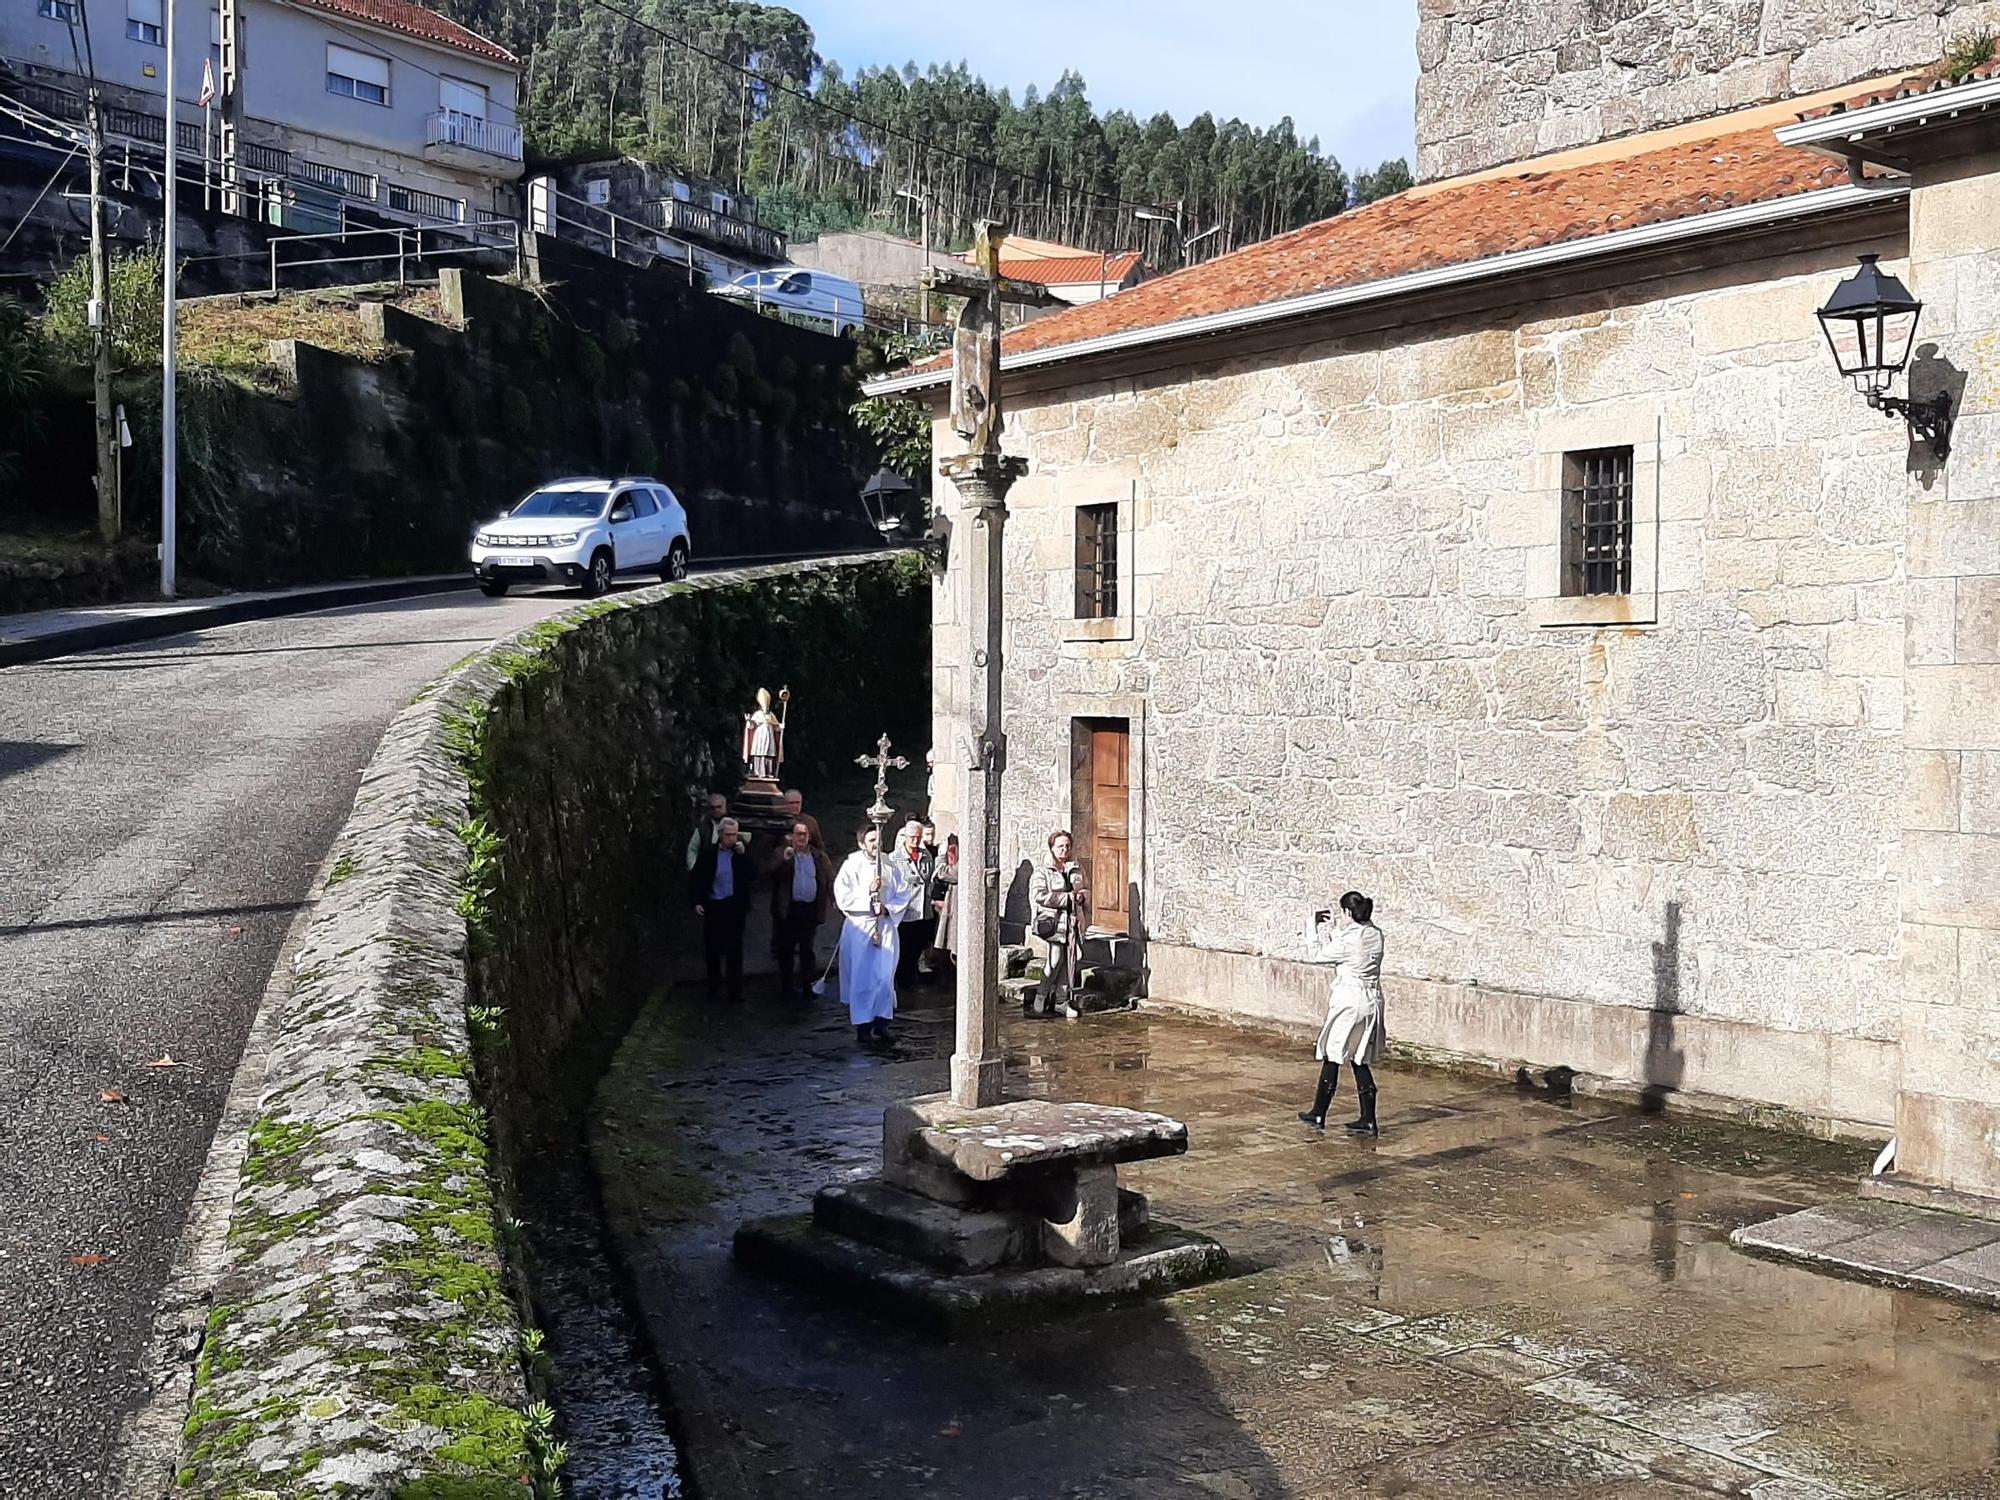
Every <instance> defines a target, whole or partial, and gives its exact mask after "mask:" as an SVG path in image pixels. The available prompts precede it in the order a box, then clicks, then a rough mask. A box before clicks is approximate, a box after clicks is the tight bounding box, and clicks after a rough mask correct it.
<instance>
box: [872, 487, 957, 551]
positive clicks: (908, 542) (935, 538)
mask: <svg viewBox="0 0 2000 1500" xmlns="http://www.w3.org/2000/svg"><path fill="white" fill-rule="evenodd" d="M861 505H862V508H863V509H864V510H866V511H867V512H868V521H869V524H870V525H872V526H873V527H874V528H875V529H876V530H877V531H879V532H881V533H882V540H883V541H885V542H887V543H889V544H890V545H891V546H897V547H911V548H914V549H915V550H917V551H919V552H921V553H923V554H924V556H926V557H927V558H929V559H930V561H931V564H932V566H933V567H938V568H941V567H942V566H943V564H944V556H945V538H944V536H943V535H942V533H941V532H940V531H939V529H938V523H937V522H936V521H935V520H934V519H933V518H932V517H931V516H930V515H929V507H928V506H926V505H925V504H924V503H923V501H922V499H921V497H919V496H918V494H917V487H916V486H915V485H913V484H911V483H910V481H909V480H907V479H905V478H904V477H903V476H902V475H900V474H898V473H896V472H895V471H894V470H892V469H877V470H876V471H875V476H874V477H873V478H872V479H870V480H869V481H868V483H866V484H865V485H863V486H862V487H861Z"/></svg>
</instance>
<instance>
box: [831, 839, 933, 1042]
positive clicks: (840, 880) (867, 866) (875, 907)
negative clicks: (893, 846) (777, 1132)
mask: <svg viewBox="0 0 2000 1500" xmlns="http://www.w3.org/2000/svg"><path fill="white" fill-rule="evenodd" d="M881 839H882V836H881V833H880V832H879V831H878V830H877V829H874V828H870V829H869V830H868V831H867V832H866V833H864V834H862V836H861V841H860V844H861V846H860V847H859V848H858V849H856V850H855V851H854V852H853V853H852V854H850V855H848V856H847V861H846V863H844V864H843V865H841V867H840V874H839V875H838V876H837V877H835V879H834V882H833V900H834V905H836V906H838V907H839V908H840V915H841V929H840V998H841V999H842V1000H844V1001H845V1002H846V1003H847V1018H848V1019H849V1020H850V1021H852V1022H853V1023H854V1039H855V1041H856V1042H859V1043H861V1044H862V1045H864V1046H865V1045H867V1044H868V1043H871V1042H886V1041H888V1040H889V1018H890V1017H891V1016H893V1015H894V1014H895V1013H896V956H897V941H896V928H897V925H898V923H899V922H900V921H901V919H902V916H903V913H904V912H906V911H907V910H909V909H910V907H911V906H912V905H913V904H915V903H916V902H918V901H920V900H922V899H923V892H922V891H920V890H916V889H914V888H913V887H912V885H911V883H910V880H909V878H908V877H907V876H906V875H905V874H904V873H903V872H902V871H901V870H900V869H898V868H897V865H896V862H895V861H894V860H891V859H886V858H878V855H879V854H880V850H881Z"/></svg>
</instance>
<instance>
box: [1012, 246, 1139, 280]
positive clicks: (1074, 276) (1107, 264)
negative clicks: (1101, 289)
mask: <svg viewBox="0 0 2000 1500" xmlns="http://www.w3.org/2000/svg"><path fill="white" fill-rule="evenodd" d="M1138 264H1139V252H1138V251H1137V250H1126V251H1123V252H1121V253H1119V254H1117V255H1111V256H1104V255H1071V256H1063V257H1060V258H1058V257H1055V256H1047V255H1042V256H1034V257H1031V258H1029V259H1026V260H1014V259H1011V258H1009V257H1007V256H1004V255H1003V256H1001V257H1000V274H1001V275H1002V276H1004V277H1006V278H1007V279H1008V280H1009V281H1033V282H1039V283H1040V284H1041V285H1043V286H1094V285H1096V284H1097V283H1098V282H1100V281H1102V282H1109V283H1110V284H1111V285H1112V286H1116V285H1118V283H1119V282H1121V281H1123V280H1124V279H1125V276H1126V273H1127V272H1129V271H1130V270H1131V269H1132V268H1133V267H1134V266H1136V265H1138Z"/></svg>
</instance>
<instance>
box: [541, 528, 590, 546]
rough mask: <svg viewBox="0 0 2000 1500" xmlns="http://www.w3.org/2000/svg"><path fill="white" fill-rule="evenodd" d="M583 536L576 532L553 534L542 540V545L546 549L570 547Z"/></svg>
mask: <svg viewBox="0 0 2000 1500" xmlns="http://www.w3.org/2000/svg"><path fill="white" fill-rule="evenodd" d="M581 534H582V533H580V532H575V531H558V532H553V533H551V534H550V535H548V536H545V537H543V538H542V545H543V546H545V547H568V546H571V545H573V544H574V543H575V541H576V539H577V537H578V536H580V535H581Z"/></svg>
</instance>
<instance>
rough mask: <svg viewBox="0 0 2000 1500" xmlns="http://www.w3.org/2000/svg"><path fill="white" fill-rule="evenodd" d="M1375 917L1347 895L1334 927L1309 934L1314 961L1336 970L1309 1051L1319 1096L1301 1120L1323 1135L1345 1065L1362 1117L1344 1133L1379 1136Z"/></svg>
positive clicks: (1368, 904)
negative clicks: (1316, 1067)
mask: <svg viewBox="0 0 2000 1500" xmlns="http://www.w3.org/2000/svg"><path fill="white" fill-rule="evenodd" d="M1327 915H1331V914H1330V913H1329V914H1327ZM1374 915H1375V903H1374V902H1373V901H1371V900H1369V899H1368V897H1366V896H1364V895H1362V894H1361V892H1359V891H1349V892H1348V893H1347V894H1346V895H1344V896H1342V897H1341V898H1340V914H1339V916H1337V917H1335V918H1334V922H1335V923H1337V925H1336V926H1333V927H1327V926H1322V925H1316V926H1315V928H1314V931H1313V938H1312V945H1313V953H1312V956H1313V958H1314V959H1315V960H1317V961H1318V962H1320V963H1330V964H1332V965H1333V966H1334V973H1333V989H1332V990H1331V991H1330V992H1329V993H1328V995H1327V997H1326V1023H1325V1024H1324V1025H1323V1026H1321V1027H1320V1029H1319V1041H1318V1042H1317V1043H1316V1044H1315V1045H1314V1047H1313V1056H1315V1057H1317V1058H1318V1059H1319V1060H1320V1068H1319V1091H1318V1092H1317V1093H1316V1094H1315V1095H1314V1096H1313V1105H1312V1108H1311V1109H1309V1110H1305V1111H1302V1112H1301V1113H1300V1115H1299V1119H1300V1120H1302V1121H1304V1122H1305V1123H1306V1124H1307V1125H1309V1126H1311V1127H1312V1128H1313V1129H1314V1130H1324V1129H1326V1110H1327V1106H1328V1105H1330V1104H1331V1103H1333V1091H1334V1089H1335V1087H1336V1086H1337V1085H1338V1084H1339V1082H1340V1065H1341V1064H1342V1063H1347V1064H1348V1065H1350V1066H1351V1067H1352V1068H1353V1069H1354V1089H1355V1093H1356V1094H1357V1095H1358V1096H1359V1097H1360V1100H1361V1115H1360V1117H1359V1118H1358V1119H1355V1120H1352V1121H1350V1122H1349V1123H1348V1126H1347V1128H1348V1129H1349V1130H1351V1131H1353V1132H1354V1133H1355V1134H1356V1135H1379V1134H1380V1133H1381V1132H1380V1131H1379V1130H1378V1129H1377V1127H1376V1124H1375V1064H1376V1063H1377V1062H1378V1061H1380V1060H1381V1057H1382V1049H1383V1046H1384V1045H1385V1042H1386V1040H1387V1039H1386V1036H1385V1034H1384V1032H1383V1030H1382V930H1381V929H1380V928H1379V927H1377V926H1376V925H1375V923H1374V921H1373V920H1372V918H1373V917H1374Z"/></svg>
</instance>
